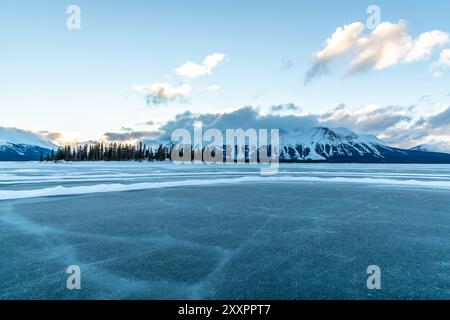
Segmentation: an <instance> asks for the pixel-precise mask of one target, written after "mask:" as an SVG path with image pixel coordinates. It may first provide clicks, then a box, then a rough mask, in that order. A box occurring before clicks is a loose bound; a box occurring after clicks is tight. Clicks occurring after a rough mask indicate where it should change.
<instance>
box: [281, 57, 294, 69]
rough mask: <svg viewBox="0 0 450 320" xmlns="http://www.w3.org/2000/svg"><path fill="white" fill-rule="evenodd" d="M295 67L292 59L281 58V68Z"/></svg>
mask: <svg viewBox="0 0 450 320" xmlns="http://www.w3.org/2000/svg"><path fill="white" fill-rule="evenodd" d="M293 67H294V62H293V61H292V60H290V59H287V58H282V59H281V66H280V70H282V71H283V70H290V69H292V68H293Z"/></svg>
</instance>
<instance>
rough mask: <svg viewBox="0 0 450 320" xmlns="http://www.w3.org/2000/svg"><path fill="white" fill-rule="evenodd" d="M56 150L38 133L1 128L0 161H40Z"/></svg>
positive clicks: (53, 145) (54, 146)
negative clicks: (42, 157)
mask: <svg viewBox="0 0 450 320" xmlns="http://www.w3.org/2000/svg"><path fill="white" fill-rule="evenodd" d="M56 148H57V146H56V145H55V144H53V143H52V142H51V141H48V140H45V139H43V138H42V137H41V136H40V135H38V134H36V133H33V132H30V131H25V130H20V129H16V128H3V127H0V161H22V160H23V161H25V160H39V158H40V157H41V154H42V155H43V156H47V155H48V154H49V153H51V150H52V149H56Z"/></svg>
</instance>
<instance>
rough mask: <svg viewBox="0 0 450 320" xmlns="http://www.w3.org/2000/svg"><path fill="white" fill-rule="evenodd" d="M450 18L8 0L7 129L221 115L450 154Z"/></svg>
mask: <svg viewBox="0 0 450 320" xmlns="http://www.w3.org/2000/svg"><path fill="white" fill-rule="evenodd" d="M71 5H75V6H77V8H79V10H80V11H79V12H80V15H79V16H78V15H77V12H76V11H72V10H69V12H68V11H67V10H68V7H69V6H71ZM371 5H376V6H377V8H379V10H380V11H379V12H380V21H379V23H376V22H378V21H376V20H373V19H372V20H371V18H373V11H370V12H369V13H368V12H367V9H368V7H369V6H371ZM72 9H73V8H72ZM448 12H450V2H449V1H447V0H435V1H432V2H425V1H410V0H408V1H406V0H405V1H403V0H395V1H392V0H389V1H378V0H376V1H373V0H372V1H364V0H357V1H356V0H347V1H341V2H337V1H332V0H329V1H325V0H319V1H298V0H290V1H289V0H281V1H280V0H276V1H275V0H242V1H225V0H189V1H187V0H141V1H139V0H129V1H121V0H116V1H101V0H95V1H93V0H89V1H84V0H83V1H81V0H73V1H56V0H47V1H44V0H33V1H31V0H30V1H23V0H14V1H12V0H6V1H2V3H1V4H0V30H1V32H0V43H1V50H0V61H1V71H0V83H1V89H0V90H1V94H0V110H1V111H2V114H3V116H2V117H0V126H2V127H14V128H20V129H25V130H30V131H34V132H39V133H40V134H42V135H46V136H47V137H48V138H51V139H52V140H53V141H55V142H57V143H72V142H74V141H78V142H81V141H88V140H98V139H109V140H112V139H113V140H124V141H133V140H136V139H143V138H147V139H151V138H152V137H154V136H158V135H160V134H167V133H168V132H167V130H169V128H174V127H176V126H177V125H179V124H180V125H181V124H182V123H184V124H186V123H190V122H189V121H194V120H198V119H204V120H205V121H207V119H208V117H206V118H205V114H214V119H215V120H217V119H218V118H221V117H224V116H225V117H228V118H230V115H231V118H232V119H234V123H233V125H235V126H238V127H239V126H246V123H252V124H253V125H256V126H257V125H258V124H259V123H264V124H265V125H267V124H268V121H272V120H273V121H272V122H271V123H272V125H274V126H275V125H279V126H283V125H287V123H289V126H291V123H292V121H294V120H298V123H299V126H300V125H301V126H306V125H328V126H333V127H338V126H345V127H348V128H349V129H351V130H354V131H356V132H359V133H371V134H375V135H377V136H378V137H380V138H382V139H384V140H385V141H386V142H387V143H389V144H392V145H395V146H401V147H412V146H414V145H416V144H419V143H430V144H435V145H436V146H439V148H448V150H450V126H449V125H448V124H449V123H450V109H449V106H450V85H449V84H450V41H449V33H450V20H449V19H448ZM78 18H79V19H78ZM368 19H369V20H370V21H368ZM78 21H79V27H80V28H79V29H78V28H76V27H77V26H78V25H77V23H78ZM68 23H69V26H68ZM374 23H375V24H374ZM74 27H75V28H74ZM248 117H251V118H252V119H254V121H253V120H252V121H249V118H248ZM180 119H181V120H182V121H181V120H180ZM186 119H188V120H189V121H187V120H186ZM209 119H210V118H209ZM255 119H256V120H255ZM305 119H306V120H308V121H304V120H305ZM259 120H264V121H263V122H258V121H259ZM310 120H311V121H310ZM183 121H184V122H183ZM286 121H287V122H286ZM223 123H228V124H229V123H230V122H229V121H228V122H227V121H225V122H223ZM211 125H212V123H211ZM281 129H282V128H281Z"/></svg>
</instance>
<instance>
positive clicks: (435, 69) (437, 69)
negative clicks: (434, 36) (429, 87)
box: [430, 49, 450, 78]
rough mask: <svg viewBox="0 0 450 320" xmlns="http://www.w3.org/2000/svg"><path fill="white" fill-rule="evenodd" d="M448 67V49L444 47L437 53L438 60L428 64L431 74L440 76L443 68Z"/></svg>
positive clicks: (449, 59)
mask: <svg viewBox="0 0 450 320" xmlns="http://www.w3.org/2000/svg"><path fill="white" fill-rule="evenodd" d="M446 68H450V49H444V50H442V51H441V53H440V55H439V60H438V61H436V62H435V63H433V64H432V65H431V66H430V72H431V76H432V77H433V78H440V77H442V76H443V75H444V72H443V69H446Z"/></svg>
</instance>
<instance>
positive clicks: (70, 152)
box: [41, 142, 170, 161]
mask: <svg viewBox="0 0 450 320" xmlns="http://www.w3.org/2000/svg"><path fill="white" fill-rule="evenodd" d="M166 159H169V160H170V149H168V148H166V147H164V146H163V145H159V147H158V149H156V150H153V149H152V147H147V146H146V145H145V144H142V142H140V143H139V144H138V145H135V146H134V145H130V144H121V143H119V144H117V143H110V144H105V143H103V142H100V143H94V144H90V145H87V144H86V145H83V146H78V147H70V146H65V147H60V148H58V150H56V152H55V151H54V150H52V152H51V154H48V155H47V156H46V157H43V156H42V155H41V161H144V160H146V161H164V160H166Z"/></svg>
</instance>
